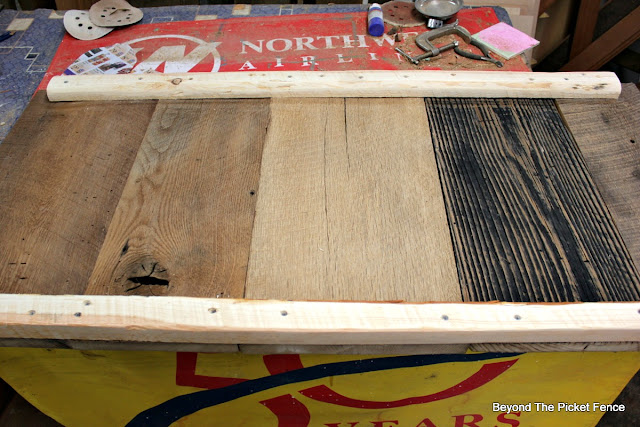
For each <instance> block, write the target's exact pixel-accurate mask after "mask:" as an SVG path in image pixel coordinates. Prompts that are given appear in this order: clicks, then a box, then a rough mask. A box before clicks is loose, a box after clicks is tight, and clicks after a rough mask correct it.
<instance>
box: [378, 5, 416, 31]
mask: <svg viewBox="0 0 640 427" xmlns="http://www.w3.org/2000/svg"><path fill="white" fill-rule="evenodd" d="M382 15H383V17H384V22H386V23H387V24H390V25H394V26H396V27H417V26H418V25H424V24H425V23H426V22H427V19H426V18H425V17H424V16H423V15H422V14H421V13H420V12H418V11H417V10H416V8H415V7H414V6H413V3H409V2H405V1H398V0H396V1H390V2H387V3H385V4H383V5H382Z"/></svg>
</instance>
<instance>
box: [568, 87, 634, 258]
mask: <svg viewBox="0 0 640 427" xmlns="http://www.w3.org/2000/svg"><path fill="white" fill-rule="evenodd" d="M557 103H558V106H559V108H560V112H561V113H562V115H563V117H564V119H565V120H566V121H567V124H568V126H569V129H570V130H571V133H572V134H573V136H574V137H575V139H576V142H577V143H578V146H579V147H580V151H581V152H582V154H583V155H584V158H585V160H586V162H587V165H588V167H589V172H591V175H592V176H593V179H594V180H595V182H596V184H598V189H599V190H600V192H601V194H602V198H603V199H604V201H605V202H606V203H607V207H608V208H609V211H610V212H611V215H612V216H613V218H614V219H615V221H616V225H617V226H618V228H619V229H620V234H621V235H622V237H623V239H624V241H625V243H626V245H627V248H628V249H629V252H630V254H631V257H632V258H633V260H634V262H635V265H636V268H640V90H638V88H637V87H636V86H635V85H633V84H625V85H623V88H622V95H621V96H620V99H619V100H618V101H616V102H611V101H609V102H602V101H594V100H592V101H590V102H586V101H577V102H575V101H564V100H558V101H557Z"/></svg>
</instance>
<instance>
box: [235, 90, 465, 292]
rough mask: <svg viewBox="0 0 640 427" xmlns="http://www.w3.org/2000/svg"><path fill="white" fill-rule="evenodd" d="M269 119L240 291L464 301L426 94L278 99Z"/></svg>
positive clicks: (273, 103)
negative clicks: (246, 269) (424, 99)
mask: <svg viewBox="0 0 640 427" xmlns="http://www.w3.org/2000/svg"><path fill="white" fill-rule="evenodd" d="M309 112H312V114H310V113H309ZM272 118H273V120H272V122H271V126H270V127H269V133H268V136H267V141H266V143H265V150H264V155H263V163H262V173H261V178H260V192H259V194H258V202H257V207H256V218H255V227H254V232H253V239H252V244H251V258H250V263H249V273H248V280H247V287H246V298H251V299H265V298H278V299H294V300H296V299H297V300H368V301H372V300H373V301H384V300H403V301H459V300H460V293H459V289H458V282H457V278H456V272H455V263H454V259H453V253H452V248H451V240H450V237H449V231H448V228H447V224H446V214H445V211H444V203H443V199H442V191H441V188H440V184H439V180H438V175H437V168H436V165H435V158H434V154H433V147H432V144H431V141H430V137H429V128H428V123H427V118H426V113H425V109H424V103H423V102H422V100H420V99H406V100H402V99H346V100H344V99H299V100H275V99H274V100H272ZM405 123H411V129H410V130H409V131H408V130H407V129H406V125H405Z"/></svg>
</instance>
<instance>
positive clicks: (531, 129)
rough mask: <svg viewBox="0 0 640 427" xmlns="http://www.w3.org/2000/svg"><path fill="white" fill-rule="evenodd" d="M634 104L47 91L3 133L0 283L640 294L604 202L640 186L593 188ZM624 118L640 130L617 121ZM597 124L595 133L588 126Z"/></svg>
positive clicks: (345, 294)
mask: <svg viewBox="0 0 640 427" xmlns="http://www.w3.org/2000/svg"><path fill="white" fill-rule="evenodd" d="M634 97H637V89H636V88H635V87H633V86H630V87H627V88H625V95H624V98H623V99H622V100H621V101H618V103H617V104H611V103H609V104H606V103H605V104H601V105H600V104H598V103H597V102H595V103H594V102H593V101H587V102H579V101H575V102H563V103H562V104H561V105H562V107H561V110H562V108H565V109H570V110H571V115H567V119H568V120H569V128H567V127H566V126H565V123H564V121H563V119H562V116H561V115H560V112H559V111H558V109H557V107H556V105H555V103H554V102H553V101H549V100H455V99H427V100H423V99H411V98H409V99H383V98H379V99H343V98H337V99H335V98H332V99H271V100H268V99H262V100H201V101H174V100H166V101H146V102H124V101H120V102H74V103H50V102H48V101H47V100H46V99H45V96H44V94H43V93H39V94H37V95H36V97H35V98H34V100H33V101H32V103H31V105H30V107H29V108H28V109H27V110H26V111H25V113H24V114H23V116H22V118H21V120H20V122H19V123H18V125H17V126H16V128H15V129H14V131H13V132H12V134H11V135H10V136H9V137H8V138H7V140H6V141H5V142H4V143H3V144H2V145H0V170H2V171H3V175H4V177H3V180H2V182H1V183H0V197H1V198H2V201H3V202H2V204H1V207H0V223H2V224H4V225H5V227H6V228H5V230H6V231H5V232H4V233H3V235H2V237H1V238H0V247H1V250H0V253H1V254H2V262H1V263H0V273H1V276H0V277H1V280H0V284H1V286H2V288H1V289H2V292H3V293H37V294H58V295H62V294H103V295H134V294H138V295H171V296H198V297H218V298H220V297H230V298H248V299H289V300H352V301H354V300H355V301H362V300H368V301H389V300H398V301H410V302H423V301H493V300H499V301H519V302H571V301H638V300H639V299H640V297H639V294H638V292H639V287H638V276H637V270H636V268H635V267H634V265H633V262H632V258H631V255H630V253H629V251H628V250H627V247H626V246H625V244H624V242H623V239H622V237H621V235H620V233H619V231H618V226H619V225H618V226H616V224H615V222H614V218H613V217H612V215H611V211H612V208H609V207H607V205H606V197H611V195H612V194H614V195H615V192H616V191H617V190H618V189H621V188H626V189H627V191H628V188H630V187H627V186H626V181H622V182H618V185H617V186H616V187H617V188H613V189H608V190H609V191H607V192H604V193H603V192H602V191H599V190H598V188H597V181H595V180H594V178H593V176H592V174H591V173H590V171H589V169H588V164H589V161H593V160H590V159H587V161H585V159H584V158H583V153H581V152H580V148H579V144H585V143H590V142H591V143H592V141H593V140H594V138H596V139H597V140H598V141H600V144H598V145H603V146H604V148H603V149H606V150H608V152H611V151H612V150H613V151H614V152H617V153H618V154H617V156H618V157H617V158H615V161H616V162H620V161H624V160H621V159H620V155H619V151H620V150H629V149H631V150H634V149H635V145H634V144H633V143H632V142H630V140H632V139H633V138H629V139H624V140H620V141H618V142H614V143H616V144H620V147H618V148H617V150H614V147H612V146H611V145H610V144H611V143H612V142H608V143H606V142H605V143H604V144H603V143H602V139H603V138H607V140H608V139H609V138H611V137H612V136H613V135H619V134H623V133H624V132H629V130H628V129H633V123H634V122H633V120H637V117H636V116H634V114H633V109H635V108H637V106H635V105H634V103H633V102H632V101H631V102H629V101H627V99H630V100H632V99H633V98H634ZM598 105H600V106H599V107H598ZM614 106H615V108H617V109H619V114H616V116H615V117H612V118H608V117H609V114H610V112H611V111H612V108H614ZM596 108H600V110H594V109H596ZM579 109H583V110H584V111H582V112H578V111H579ZM584 115H588V116H589V119H584V117H583V116H584ZM592 116H593V117H592ZM624 117H627V118H628V120H629V123H627V125H631V126H612V125H611V120H612V119H614V120H621V118H624ZM605 119H606V120H608V122H607V121H605ZM597 120H599V121H601V122H602V123H601V127H600V129H602V130H600V131H599V132H598V133H597V134H593V133H591V130H592V128H586V129H582V128H581V127H580V126H585V125H586V124H590V126H593V125H592V123H593V122H594V121H597ZM572 126H574V127H576V129H575V130H574V134H573V135H572V133H571V132H570V130H569V129H572ZM636 129H637V127H636ZM604 130H606V131H604ZM574 137H575V139H574ZM625 138H626V137H625ZM576 139H577V141H578V143H576ZM581 140H582V142H581ZM623 142H624V144H623ZM593 145H595V144H593ZM633 153H635V152H634V151H632V154H633ZM596 161H602V159H601V158H596ZM613 169H615V170H616V171H618V173H619V172H620V171H621V165H620V164H619V163H617V164H616V165H615V167H614V168H613ZM631 174H632V176H631V177H625V179H630V180H637V177H634V176H633V171H631ZM605 175H608V174H605ZM603 194H604V196H605V198H603V197H602V195H603ZM614 197H615V196H614ZM627 200H628V201H627V203H628V204H629V205H631V206H632V205H634V204H635V203H637V202H636V201H635V200H637V199H635V200H634V199H630V198H629V199H627ZM614 202H616V203H619V202H620V201H619V200H618V199H614ZM614 214H615V211H614ZM630 237H631V242H630V247H632V248H634V249H636V250H637V243H636V241H637V240H636V239H635V235H631V236H630ZM635 256H637V253H636V254H635Z"/></svg>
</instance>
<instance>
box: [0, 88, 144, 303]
mask: <svg viewBox="0 0 640 427" xmlns="http://www.w3.org/2000/svg"><path fill="white" fill-rule="evenodd" d="M155 104H156V102H155V101H146V102H112V103H108V104H105V103H95V102H94V103H91V102H77V103H72V104H60V103H58V104H52V103H50V102H48V101H47V99H46V96H45V94H44V92H39V93H37V94H36V95H35V97H34V99H33V100H32V101H31V103H30V104H29V106H28V108H27V109H26V110H25V112H24V113H23V114H22V116H21V118H20V120H19V121H18V123H17V124H16V126H15V127H14V129H13V130H12V132H11V133H10V134H9V136H7V138H6V139H5V141H4V142H3V143H2V144H0V224H1V225H0V226H1V227H2V232H0V292H3V293H38V294H82V293H84V291H85V288H86V286H87V281H88V279H89V276H90V275H91V271H92V269H93V265H94V263H95V261H96V258H97V256H98V251H99V250H100V246H101V244H102V242H103V240H104V237H105V234H106V230H107V227H108V226H109V223H110V221H111V217H112V215H113V212H114V211H115V207H116V205H117V203H118V199H119V198H120V195H121V193H122V189H123V187H124V184H125V182H126V179H127V176H128V174H129V170H130V169H131V165H132V164H133V160H134V159H135V156H136V152H137V151H138V147H139V146H140V143H141V141H142V138H143V136H144V132H145V131H146V128H147V124H148V123H149V119H150V118H151V114H152V113H153V110H154V108H155Z"/></svg>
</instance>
